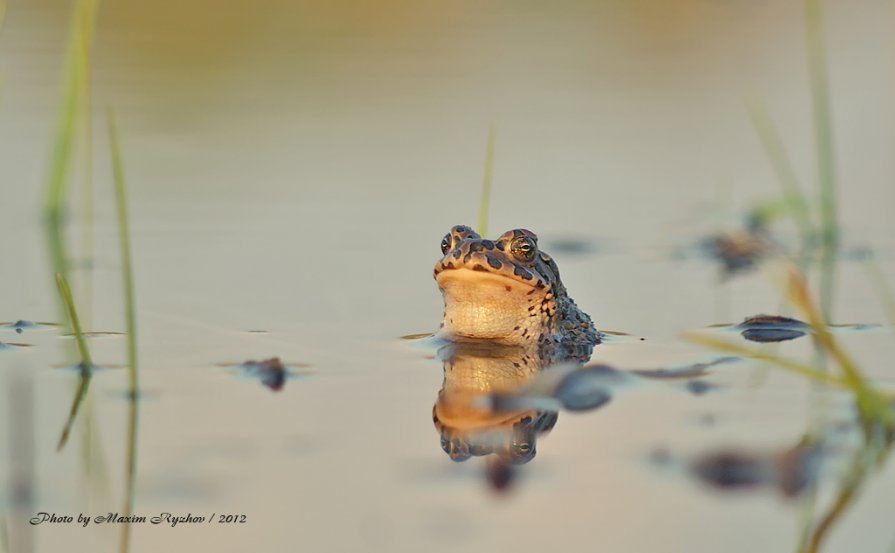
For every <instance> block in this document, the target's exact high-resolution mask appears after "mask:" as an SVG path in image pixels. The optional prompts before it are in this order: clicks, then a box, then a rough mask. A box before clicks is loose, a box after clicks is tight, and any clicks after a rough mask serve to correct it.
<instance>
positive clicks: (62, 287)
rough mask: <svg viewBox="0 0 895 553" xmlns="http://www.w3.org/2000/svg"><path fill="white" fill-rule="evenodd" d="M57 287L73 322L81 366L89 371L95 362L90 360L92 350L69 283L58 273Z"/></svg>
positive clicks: (69, 318) (72, 327)
mask: <svg viewBox="0 0 895 553" xmlns="http://www.w3.org/2000/svg"><path fill="white" fill-rule="evenodd" d="M56 285H57V286H58V287H59V294H60V295H61V296H62V303H63V305H64V306H65V312H66V313H67V314H68V320H69V321H70V322H71V329H72V333H73V334H74V336H75V341H76V342H77V344H78V353H79V354H80V355H81V364H82V365H83V366H84V367H85V368H87V369H89V368H90V367H92V366H93V361H92V360H91V359H90V350H89V349H88V348H87V341H86V340H85V339H84V334H83V332H82V331H81V323H80V321H79V320H78V312H77V310H76V309H75V302H74V298H72V295H71V288H70V287H69V286H68V281H67V280H66V279H65V277H64V276H62V274H61V273H56Z"/></svg>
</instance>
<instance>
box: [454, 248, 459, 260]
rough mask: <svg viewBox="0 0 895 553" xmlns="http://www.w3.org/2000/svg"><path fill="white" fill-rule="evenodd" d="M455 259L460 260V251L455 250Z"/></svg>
mask: <svg viewBox="0 0 895 553" xmlns="http://www.w3.org/2000/svg"><path fill="white" fill-rule="evenodd" d="M454 259H460V250H459V249H456V250H454Z"/></svg>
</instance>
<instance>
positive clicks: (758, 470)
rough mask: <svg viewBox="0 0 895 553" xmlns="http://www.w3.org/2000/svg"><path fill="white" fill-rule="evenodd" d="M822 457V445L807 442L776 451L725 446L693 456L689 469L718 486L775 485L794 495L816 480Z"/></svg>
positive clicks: (750, 486)
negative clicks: (720, 449) (768, 451)
mask: <svg viewBox="0 0 895 553" xmlns="http://www.w3.org/2000/svg"><path fill="white" fill-rule="evenodd" d="M820 457H821V448H820V447H818V446H812V445H805V444H799V445H797V446H795V447H793V448H789V449H786V450H784V451H782V452H776V453H751V452H745V451H738V450H725V451H717V452H714V453H710V454H708V455H705V456H703V457H700V458H698V459H696V460H694V461H693V462H692V463H691V465H690V469H691V471H692V473H693V474H694V475H695V476H696V477H697V478H699V479H700V480H702V481H703V482H706V483H708V484H710V485H712V486H715V487H717V488H722V489H734V488H736V489H745V488H759V487H773V488H776V489H778V490H779V491H780V493H782V494H783V495H785V496H787V497H793V496H796V495H798V494H799V493H801V492H802V491H803V490H804V489H805V488H806V487H807V486H808V485H809V484H811V483H813V482H814V481H815V480H816V478H817V473H818V468H819V465H820Z"/></svg>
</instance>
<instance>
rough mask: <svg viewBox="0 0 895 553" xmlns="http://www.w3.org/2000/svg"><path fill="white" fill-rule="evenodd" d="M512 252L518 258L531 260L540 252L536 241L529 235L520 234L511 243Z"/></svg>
mask: <svg viewBox="0 0 895 553" xmlns="http://www.w3.org/2000/svg"><path fill="white" fill-rule="evenodd" d="M510 252H511V253H512V254H513V256H514V257H516V258H517V259H521V260H523V261H531V260H532V259H534V258H535V255H537V253H538V246H537V244H535V241H534V240H532V239H531V238H529V237H528V236H520V237H519V238H516V239H515V240H513V243H512V244H510Z"/></svg>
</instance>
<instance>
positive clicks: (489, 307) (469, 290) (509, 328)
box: [435, 267, 546, 343]
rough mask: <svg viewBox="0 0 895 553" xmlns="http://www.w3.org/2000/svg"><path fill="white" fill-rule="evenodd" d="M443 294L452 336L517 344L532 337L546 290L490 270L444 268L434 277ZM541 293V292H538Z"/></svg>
mask: <svg viewBox="0 0 895 553" xmlns="http://www.w3.org/2000/svg"><path fill="white" fill-rule="evenodd" d="M435 280H436V282H438V287H439V288H440V289H441V293H442V295H443V296H444V322H443V330H442V331H443V332H444V333H445V334H447V335H448V337H449V338H471V339H494V340H501V341H504V342H508V343H518V342H521V341H525V339H526V338H528V339H531V337H532V336H530V335H527V336H526V335H522V336H520V335H521V334H522V330H524V329H525V328H528V327H530V326H531V321H532V317H533V315H534V314H536V313H537V309H536V306H537V305H538V304H540V302H541V300H542V299H543V296H544V294H545V293H546V290H543V289H540V288H538V287H537V286H535V285H532V284H529V283H528V282H523V281H519V280H516V279H513V278H510V277H508V276H504V275H501V274H497V273H491V272H488V271H475V270H472V269H467V268H465V267H464V268H457V269H445V270H443V271H441V272H440V273H438V275H437V276H436V277H435ZM539 292H540V293H539Z"/></svg>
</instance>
